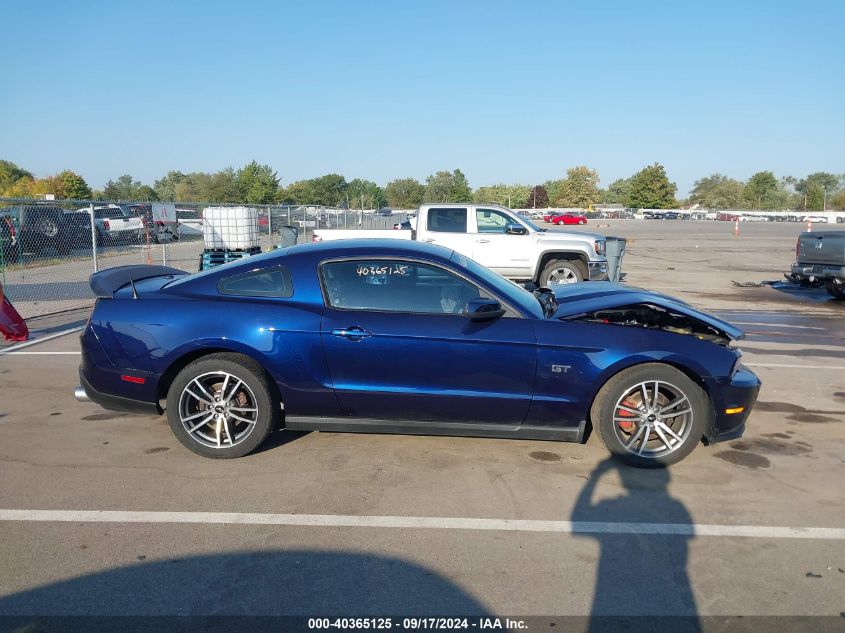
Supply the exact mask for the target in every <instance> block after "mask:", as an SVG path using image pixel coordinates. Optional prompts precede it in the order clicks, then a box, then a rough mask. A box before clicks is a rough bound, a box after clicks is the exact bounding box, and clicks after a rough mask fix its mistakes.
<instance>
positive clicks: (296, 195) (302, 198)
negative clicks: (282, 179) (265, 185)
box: [276, 180, 311, 204]
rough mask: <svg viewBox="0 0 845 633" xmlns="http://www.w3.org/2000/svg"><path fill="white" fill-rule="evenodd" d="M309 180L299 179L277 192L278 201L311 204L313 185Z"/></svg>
mask: <svg viewBox="0 0 845 633" xmlns="http://www.w3.org/2000/svg"><path fill="white" fill-rule="evenodd" d="M310 182H311V181H309V180H298V181H296V182H293V183H291V184H290V185H288V186H287V187H285V188H284V189H280V190H279V191H278V193H277V194H276V202H279V203H281V204H310V200H311V186H310Z"/></svg>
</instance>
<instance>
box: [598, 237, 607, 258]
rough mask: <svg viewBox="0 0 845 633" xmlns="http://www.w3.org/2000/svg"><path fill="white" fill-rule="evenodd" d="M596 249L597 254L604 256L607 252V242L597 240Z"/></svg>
mask: <svg viewBox="0 0 845 633" xmlns="http://www.w3.org/2000/svg"><path fill="white" fill-rule="evenodd" d="M595 249H596V253H598V254H599V255H604V254H605V253H606V252H607V242H606V241H605V240H596V244H595Z"/></svg>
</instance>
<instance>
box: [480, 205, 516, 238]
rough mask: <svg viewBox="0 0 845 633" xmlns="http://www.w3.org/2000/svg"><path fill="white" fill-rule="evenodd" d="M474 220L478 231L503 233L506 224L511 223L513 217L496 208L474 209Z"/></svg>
mask: <svg viewBox="0 0 845 633" xmlns="http://www.w3.org/2000/svg"><path fill="white" fill-rule="evenodd" d="M475 221H476V223H477V224H478V232H479V233H502V234H504V233H505V232H506V230H507V225H508V224H509V223H512V222H513V219H512V218H510V217H508V216H507V215H505V214H504V213H502V212H501V211H497V210H496V209H476V211H475Z"/></svg>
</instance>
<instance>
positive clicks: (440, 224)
mask: <svg viewBox="0 0 845 633" xmlns="http://www.w3.org/2000/svg"><path fill="white" fill-rule="evenodd" d="M426 228H427V229H428V230H429V231H434V232H436V233H466V232H467V210H466V209H454V208H443V209H437V208H433V209H429V210H428V224H427V226H426Z"/></svg>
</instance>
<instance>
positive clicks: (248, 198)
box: [237, 161, 279, 204]
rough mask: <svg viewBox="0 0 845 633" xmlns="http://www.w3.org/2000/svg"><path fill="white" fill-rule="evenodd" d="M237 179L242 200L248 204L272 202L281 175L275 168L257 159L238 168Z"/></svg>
mask: <svg viewBox="0 0 845 633" xmlns="http://www.w3.org/2000/svg"><path fill="white" fill-rule="evenodd" d="M237 181H238V189H239V190H240V199H241V202H246V203H248V204H270V203H272V202H273V201H274V200H275V198H276V193H277V192H278V190H279V177H278V175H277V174H276V172H275V171H273V168H272V167H270V165H259V164H258V163H257V162H256V161H252V162H251V163H249V164H248V165H245V166H243V167H241V168H240V169H239V170H238V173H237Z"/></svg>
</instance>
